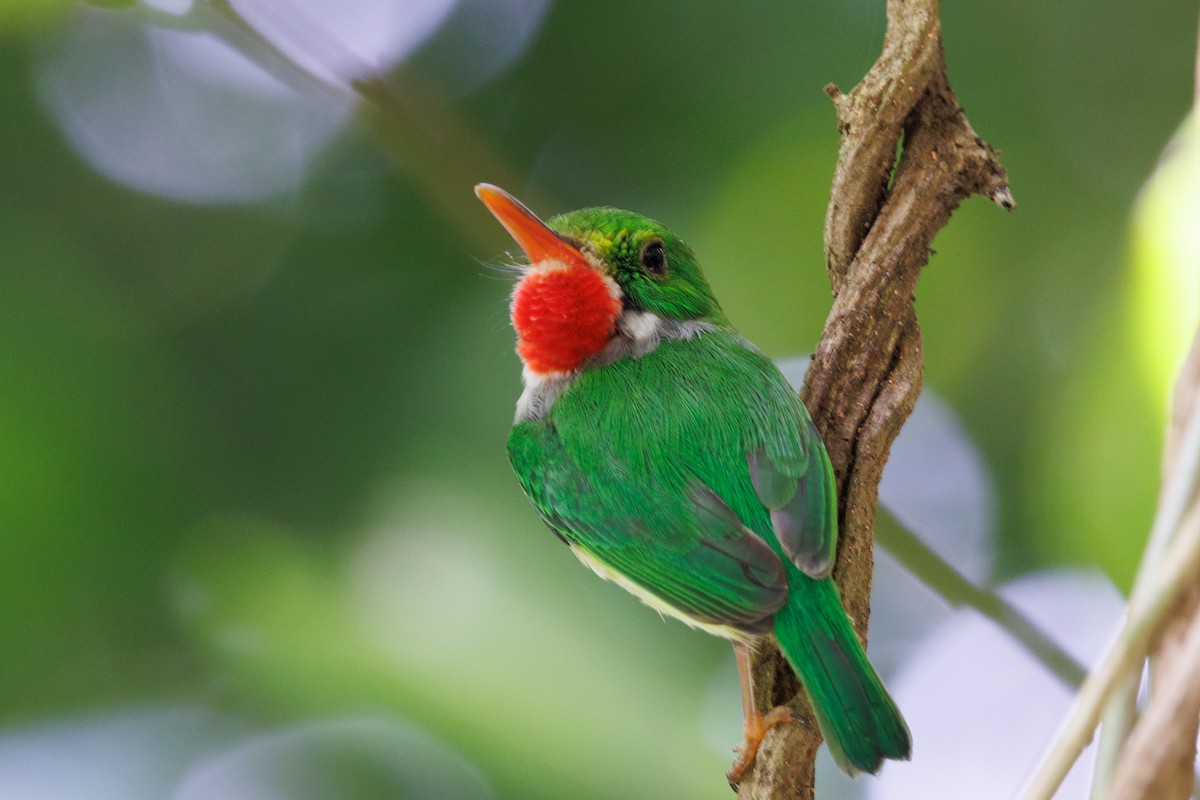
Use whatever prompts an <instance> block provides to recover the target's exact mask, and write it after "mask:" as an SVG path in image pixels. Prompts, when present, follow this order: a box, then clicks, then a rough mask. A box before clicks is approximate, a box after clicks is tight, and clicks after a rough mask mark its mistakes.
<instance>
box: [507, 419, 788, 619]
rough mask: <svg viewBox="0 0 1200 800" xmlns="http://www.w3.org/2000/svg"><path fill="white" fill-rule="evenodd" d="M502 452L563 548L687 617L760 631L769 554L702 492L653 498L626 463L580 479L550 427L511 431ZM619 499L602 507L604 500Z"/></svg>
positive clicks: (779, 577) (767, 614) (770, 594)
mask: <svg viewBox="0 0 1200 800" xmlns="http://www.w3.org/2000/svg"><path fill="white" fill-rule="evenodd" d="M509 456H510V458H511V460H512V462H513V466H514V468H515V469H516V472H517V474H518V476H519V477H520V479H521V483H522V486H523V487H524V489H525V492H526V494H528V495H529V497H530V499H531V500H532V501H533V504H534V506H535V507H536V508H537V510H538V513H539V514H540V515H541V517H542V519H543V520H545V522H546V524H547V525H549V526H550V528H551V529H553V530H554V532H555V533H557V534H558V535H559V537H560V538H562V539H563V540H564V541H566V542H567V543H569V544H571V545H573V546H575V547H579V548H581V549H583V550H584V551H585V552H586V553H587V554H588V555H590V556H592V557H593V558H595V559H596V560H598V561H600V562H601V563H603V564H605V565H607V566H608V567H610V568H611V569H614V570H616V571H617V572H618V573H620V574H621V575H623V576H624V577H626V578H627V579H629V580H631V581H633V582H634V583H636V584H638V585H639V586H641V587H642V588H644V589H646V590H647V591H649V592H650V593H652V594H654V595H655V596H656V597H658V598H659V599H661V600H662V601H664V602H666V603H667V604H668V605H670V606H672V607H673V608H676V609H678V610H679V611H680V612H682V613H683V614H685V615H686V616H687V617H689V618H691V619H694V620H696V621H698V622H702V623H705V624H709V625H723V626H732V627H734V628H737V629H739V630H744V631H747V632H754V633H766V632H769V631H770V630H771V628H772V625H773V622H772V615H773V614H774V613H775V612H776V611H777V610H778V609H779V607H780V606H781V605H783V603H784V601H785V600H786V599H787V577H786V575H785V572H784V568H783V564H782V562H781V561H780V560H779V557H778V556H777V555H776V554H775V552H774V551H773V550H772V549H771V547H770V546H769V545H767V544H766V542H764V541H763V540H762V539H761V538H759V537H758V536H757V535H755V534H754V533H753V532H751V531H750V530H749V529H747V528H746V527H745V526H744V525H742V524H741V521H740V520H739V519H738V518H737V516H736V515H735V514H734V513H733V511H731V510H730V509H729V507H728V506H727V505H725V503H724V502H722V501H721V500H720V498H718V497H717V496H716V495H715V494H713V492H712V491H711V490H710V489H708V488H707V487H705V486H703V485H702V484H699V483H693V484H692V485H690V486H688V487H687V488H686V489H685V490H684V491H683V492H669V493H668V492H661V491H660V488H661V487H659V486H657V485H656V484H655V483H654V482H645V481H642V482H638V483H634V482H632V481H630V480H628V478H629V475H628V472H629V469H628V465H627V464H622V463H619V462H616V461H610V462H609V463H608V464H607V465H606V467H607V468H606V469H602V470H601V471H599V472H590V471H589V472H588V473H586V474H585V472H584V470H583V469H582V468H581V466H580V464H579V463H578V462H576V461H575V460H573V459H572V458H571V457H570V456H569V454H568V452H567V449H566V448H565V447H564V446H563V442H562V441H561V440H560V439H559V437H558V436H557V434H556V431H555V430H554V428H553V427H552V426H550V425H547V424H544V423H533V422H525V423H521V424H519V425H517V426H515V427H514V428H513V431H512V434H511V435H510V437H509ZM612 495H619V498H620V502H619V503H616V504H612V503H610V502H609V499H608V498H609V497H611V496H612Z"/></svg>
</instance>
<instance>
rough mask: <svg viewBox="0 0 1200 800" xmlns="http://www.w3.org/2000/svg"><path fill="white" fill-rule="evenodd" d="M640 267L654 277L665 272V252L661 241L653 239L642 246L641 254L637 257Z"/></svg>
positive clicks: (660, 275) (659, 276)
mask: <svg viewBox="0 0 1200 800" xmlns="http://www.w3.org/2000/svg"><path fill="white" fill-rule="evenodd" d="M638 260H639V261H640V262H641V264H642V268H643V269H645V270H646V272H648V273H649V274H651V275H653V276H654V277H656V278H661V277H662V276H663V275H666V274H667V252H666V250H664V249H663V243H662V242H659V241H653V242H650V243H649V244H647V245H646V246H645V247H643V248H642V255H641V257H640V258H639V259H638Z"/></svg>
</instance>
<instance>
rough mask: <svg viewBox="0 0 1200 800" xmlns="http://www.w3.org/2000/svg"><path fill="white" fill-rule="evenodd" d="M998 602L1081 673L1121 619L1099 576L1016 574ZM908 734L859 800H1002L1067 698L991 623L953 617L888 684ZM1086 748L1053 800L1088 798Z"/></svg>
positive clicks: (968, 614) (965, 615) (1032, 761)
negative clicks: (906, 756) (902, 750)
mask: <svg viewBox="0 0 1200 800" xmlns="http://www.w3.org/2000/svg"><path fill="white" fill-rule="evenodd" d="M1001 594H1002V595H1003V596H1004V597H1005V598H1006V599H1007V600H1008V601H1009V602H1011V603H1012V604H1013V605H1015V606H1016V607H1017V608H1019V609H1020V610H1021V611H1022V612H1024V613H1025V614H1026V615H1028V616H1029V617H1030V618H1031V619H1032V620H1033V621H1034V622H1035V623H1036V624H1038V626H1039V627H1041V628H1042V629H1043V630H1045V631H1046V632H1047V633H1048V634H1049V635H1050V636H1051V638H1053V639H1054V640H1055V641H1057V642H1059V643H1060V644H1061V645H1062V646H1063V647H1064V648H1065V649H1066V650H1067V652H1069V653H1071V655H1073V656H1074V657H1075V658H1076V659H1078V660H1079V661H1080V662H1082V663H1083V664H1085V665H1092V664H1094V663H1095V662H1096V661H1098V659H1099V657H1100V655H1101V654H1102V653H1103V651H1104V649H1105V647H1106V645H1107V644H1108V643H1109V641H1110V640H1111V639H1112V637H1113V636H1114V635H1115V632H1116V630H1117V627H1118V625H1119V623H1120V621H1121V619H1122V616H1123V613H1124V602H1123V600H1122V598H1121V596H1120V595H1119V594H1118V592H1117V591H1116V589H1114V588H1113V587H1112V585H1111V584H1109V583H1108V582H1107V581H1106V580H1105V579H1104V578H1102V577H1100V576H1099V575H1093V574H1081V573H1077V572H1065V571H1064V572H1051V573H1042V574H1037V575H1031V576H1026V577H1024V578H1021V579H1019V580H1016V581H1014V582H1012V583H1010V584H1007V585H1006V586H1004V587H1003V589H1002V591H1001ZM890 687H891V690H892V694H893V696H894V697H895V699H896V702H897V703H898V704H899V705H900V708H902V709H903V710H904V714H905V717H906V718H907V720H908V724H909V727H910V729H911V730H912V734H913V742H914V747H913V759H912V761H911V762H908V763H889V764H887V765H886V766H885V767H884V770H883V772H882V773H881V775H880V777H879V778H878V779H877V780H875V781H873V782H871V783H869V784H868V785H867V787H866V789H867V791H866V793H865V796H866V797H867V798H869V800H905V799H907V798H912V797H920V798H923V800H943V798H945V800H949V799H950V798H955V800H957V798H962V797H970V798H972V800H992V799H993V798H995V800H1001V798H1009V797H1012V796H1013V794H1014V792H1015V791H1016V790H1017V789H1018V788H1019V786H1020V785H1021V782H1022V781H1023V780H1024V778H1025V777H1026V776H1027V775H1028V774H1029V772H1030V771H1031V770H1032V769H1033V767H1034V766H1035V765H1036V763H1037V760H1038V758H1039V757H1040V755H1041V753H1042V752H1043V751H1044V750H1045V748H1046V746H1047V745H1048V743H1049V742H1050V740H1051V738H1052V737H1053V735H1054V733H1055V732H1056V731H1057V729H1058V727H1059V725H1060V724H1061V723H1062V720H1063V719H1064V717H1065V715H1066V712H1067V708H1068V706H1069V704H1070V701H1071V698H1072V697H1073V696H1074V691H1073V690H1072V689H1070V688H1068V687H1067V686H1065V685H1064V684H1063V683H1062V682H1061V681H1060V680H1059V679H1058V678H1056V677H1055V676H1054V675H1052V674H1051V673H1050V672H1048V671H1047V670H1046V668H1045V667H1043V666H1042V665H1041V664H1040V663H1039V662H1038V661H1037V660H1036V659H1035V658H1034V657H1033V656H1032V655H1030V654H1029V652H1028V651H1026V650H1025V649H1024V648H1023V647H1022V646H1021V645H1020V644H1018V643H1017V642H1016V641H1014V640H1013V639H1012V637H1010V636H1009V635H1008V634H1007V633H1005V632H1004V631H1003V630H1001V629H1000V628H998V627H997V626H996V625H995V624H993V623H992V622H990V621H989V620H987V619H984V618H983V617H981V616H980V615H978V614H976V613H975V612H973V611H960V612H958V613H956V614H955V615H954V616H953V617H952V618H950V619H949V620H947V621H945V622H944V623H943V624H942V625H940V626H939V627H938V628H937V630H936V631H934V632H933V633H932V634H931V635H929V636H928V637H926V639H925V640H924V641H923V642H922V643H921V644H920V646H919V647H918V648H917V649H916V651H915V652H914V653H913V654H912V656H911V658H909V659H908V660H907V661H906V663H905V664H904V665H903V666H902V667H901V668H900V669H899V670H898V671H897V673H896V674H895V675H894V676H893V677H892V678H891V680H890ZM1093 759H1094V755H1093V753H1092V749H1091V748H1089V749H1088V750H1087V751H1085V753H1084V755H1083V757H1082V758H1081V759H1080V760H1079V762H1078V763H1077V764H1076V766H1075V768H1074V769H1073V770H1072V771H1071V773H1070V775H1068V777H1067V780H1066V781H1065V782H1064V783H1063V786H1062V788H1061V789H1060V790H1059V792H1058V794H1057V795H1055V796H1056V797H1057V798H1059V799H1060V800H1075V799H1076V798H1078V799H1079V800H1083V798H1086V797H1087V796H1088V790H1089V783H1090V775H1091V768H1092V764H1093Z"/></svg>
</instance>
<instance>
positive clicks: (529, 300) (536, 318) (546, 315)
mask: <svg viewBox="0 0 1200 800" xmlns="http://www.w3.org/2000/svg"><path fill="white" fill-rule="evenodd" d="M620 314H621V301H620V300H619V299H617V298H616V297H613V293H612V283H611V282H610V281H609V280H608V279H607V278H605V277H604V276H603V275H601V274H600V273H599V272H597V271H596V270H594V269H591V268H590V267H583V266H571V267H566V268H563V269H548V270H534V271H531V272H528V273H526V274H525V277H523V278H521V280H520V282H519V283H518V284H517V288H516V289H515V290H513V298H512V323H513V327H514V328H515V329H516V331H517V353H518V354H519V355H520V356H521V360H522V361H523V362H525V367H526V368H527V369H528V370H529V371H530V372H533V373H535V374H539V375H545V374H547V373H551V372H570V371H572V370H574V369H577V368H578V367H579V365H580V364H581V363H583V361H584V360H586V359H588V358H590V357H591V356H594V355H596V354H597V353H599V352H600V351H601V350H603V349H604V346H605V345H606V344H608V340H609V339H611V338H612V335H613V332H614V331H615V330H616V326H617V318H618V317H619V316H620Z"/></svg>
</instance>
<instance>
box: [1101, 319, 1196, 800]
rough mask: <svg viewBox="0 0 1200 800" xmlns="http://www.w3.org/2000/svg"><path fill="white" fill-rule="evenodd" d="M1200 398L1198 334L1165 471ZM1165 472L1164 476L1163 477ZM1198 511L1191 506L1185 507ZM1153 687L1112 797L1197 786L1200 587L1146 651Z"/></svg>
mask: <svg viewBox="0 0 1200 800" xmlns="http://www.w3.org/2000/svg"><path fill="white" fill-rule="evenodd" d="M1197 402H1200V334H1198V335H1197V337H1196V339H1195V340H1194V341H1193V342H1192V349H1191V352H1190V353H1189V354H1188V358H1187V361H1186V362H1185V363H1184V366H1183V369H1182V370H1181V371H1180V373H1179V378H1178V380H1177V381H1176V384H1175V400H1174V403H1173V413H1172V419H1171V428H1170V431H1169V432H1168V434H1167V446H1166V455H1165V458H1164V459H1163V475H1164V478H1166V477H1169V476H1170V475H1171V474H1172V473H1173V472H1174V471H1175V470H1176V469H1177V468H1178V463H1179V455H1180V453H1179V449H1180V445H1181V444H1182V442H1183V438H1184V432H1185V428H1186V426H1187V424H1188V421H1189V420H1190V419H1191V417H1192V414H1193V413H1194V410H1195V407H1196V403H1197ZM1165 482H1166V481H1165V479H1164V483H1165ZM1196 513H1200V511H1198V509H1197V508H1195V507H1193V508H1192V509H1191V510H1190V511H1189V514H1196ZM1151 678H1152V681H1151V694H1150V703H1149V705H1148V707H1147V708H1146V713H1145V715H1144V716H1143V717H1142V718H1141V720H1139V721H1138V723H1137V725H1136V726H1135V727H1134V729H1133V732H1132V734H1131V735H1130V737H1129V739H1128V741H1127V742H1126V745H1125V747H1124V749H1123V751H1122V754H1121V759H1120V761H1119V762H1118V764H1117V769H1116V771H1115V773H1114V774H1113V780H1112V784H1111V786H1110V788H1109V792H1108V798H1110V800H1142V799H1143V798H1153V800H1183V799H1184V798H1187V797H1190V796H1191V794H1192V790H1193V788H1194V787H1195V780H1196V776H1195V772H1194V770H1195V762H1196V737H1197V734H1198V733H1200V587H1198V588H1193V589H1192V590H1191V591H1189V592H1187V593H1186V594H1185V595H1184V596H1183V598H1182V599H1181V600H1180V602H1179V606H1178V608H1177V610H1176V611H1175V613H1174V614H1173V615H1172V617H1171V618H1170V619H1169V620H1168V621H1167V623H1166V625H1165V627H1164V629H1163V632H1162V635H1161V637H1160V639H1159V641H1158V643H1157V644H1156V646H1155V649H1154V652H1153V654H1152V655H1151Z"/></svg>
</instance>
